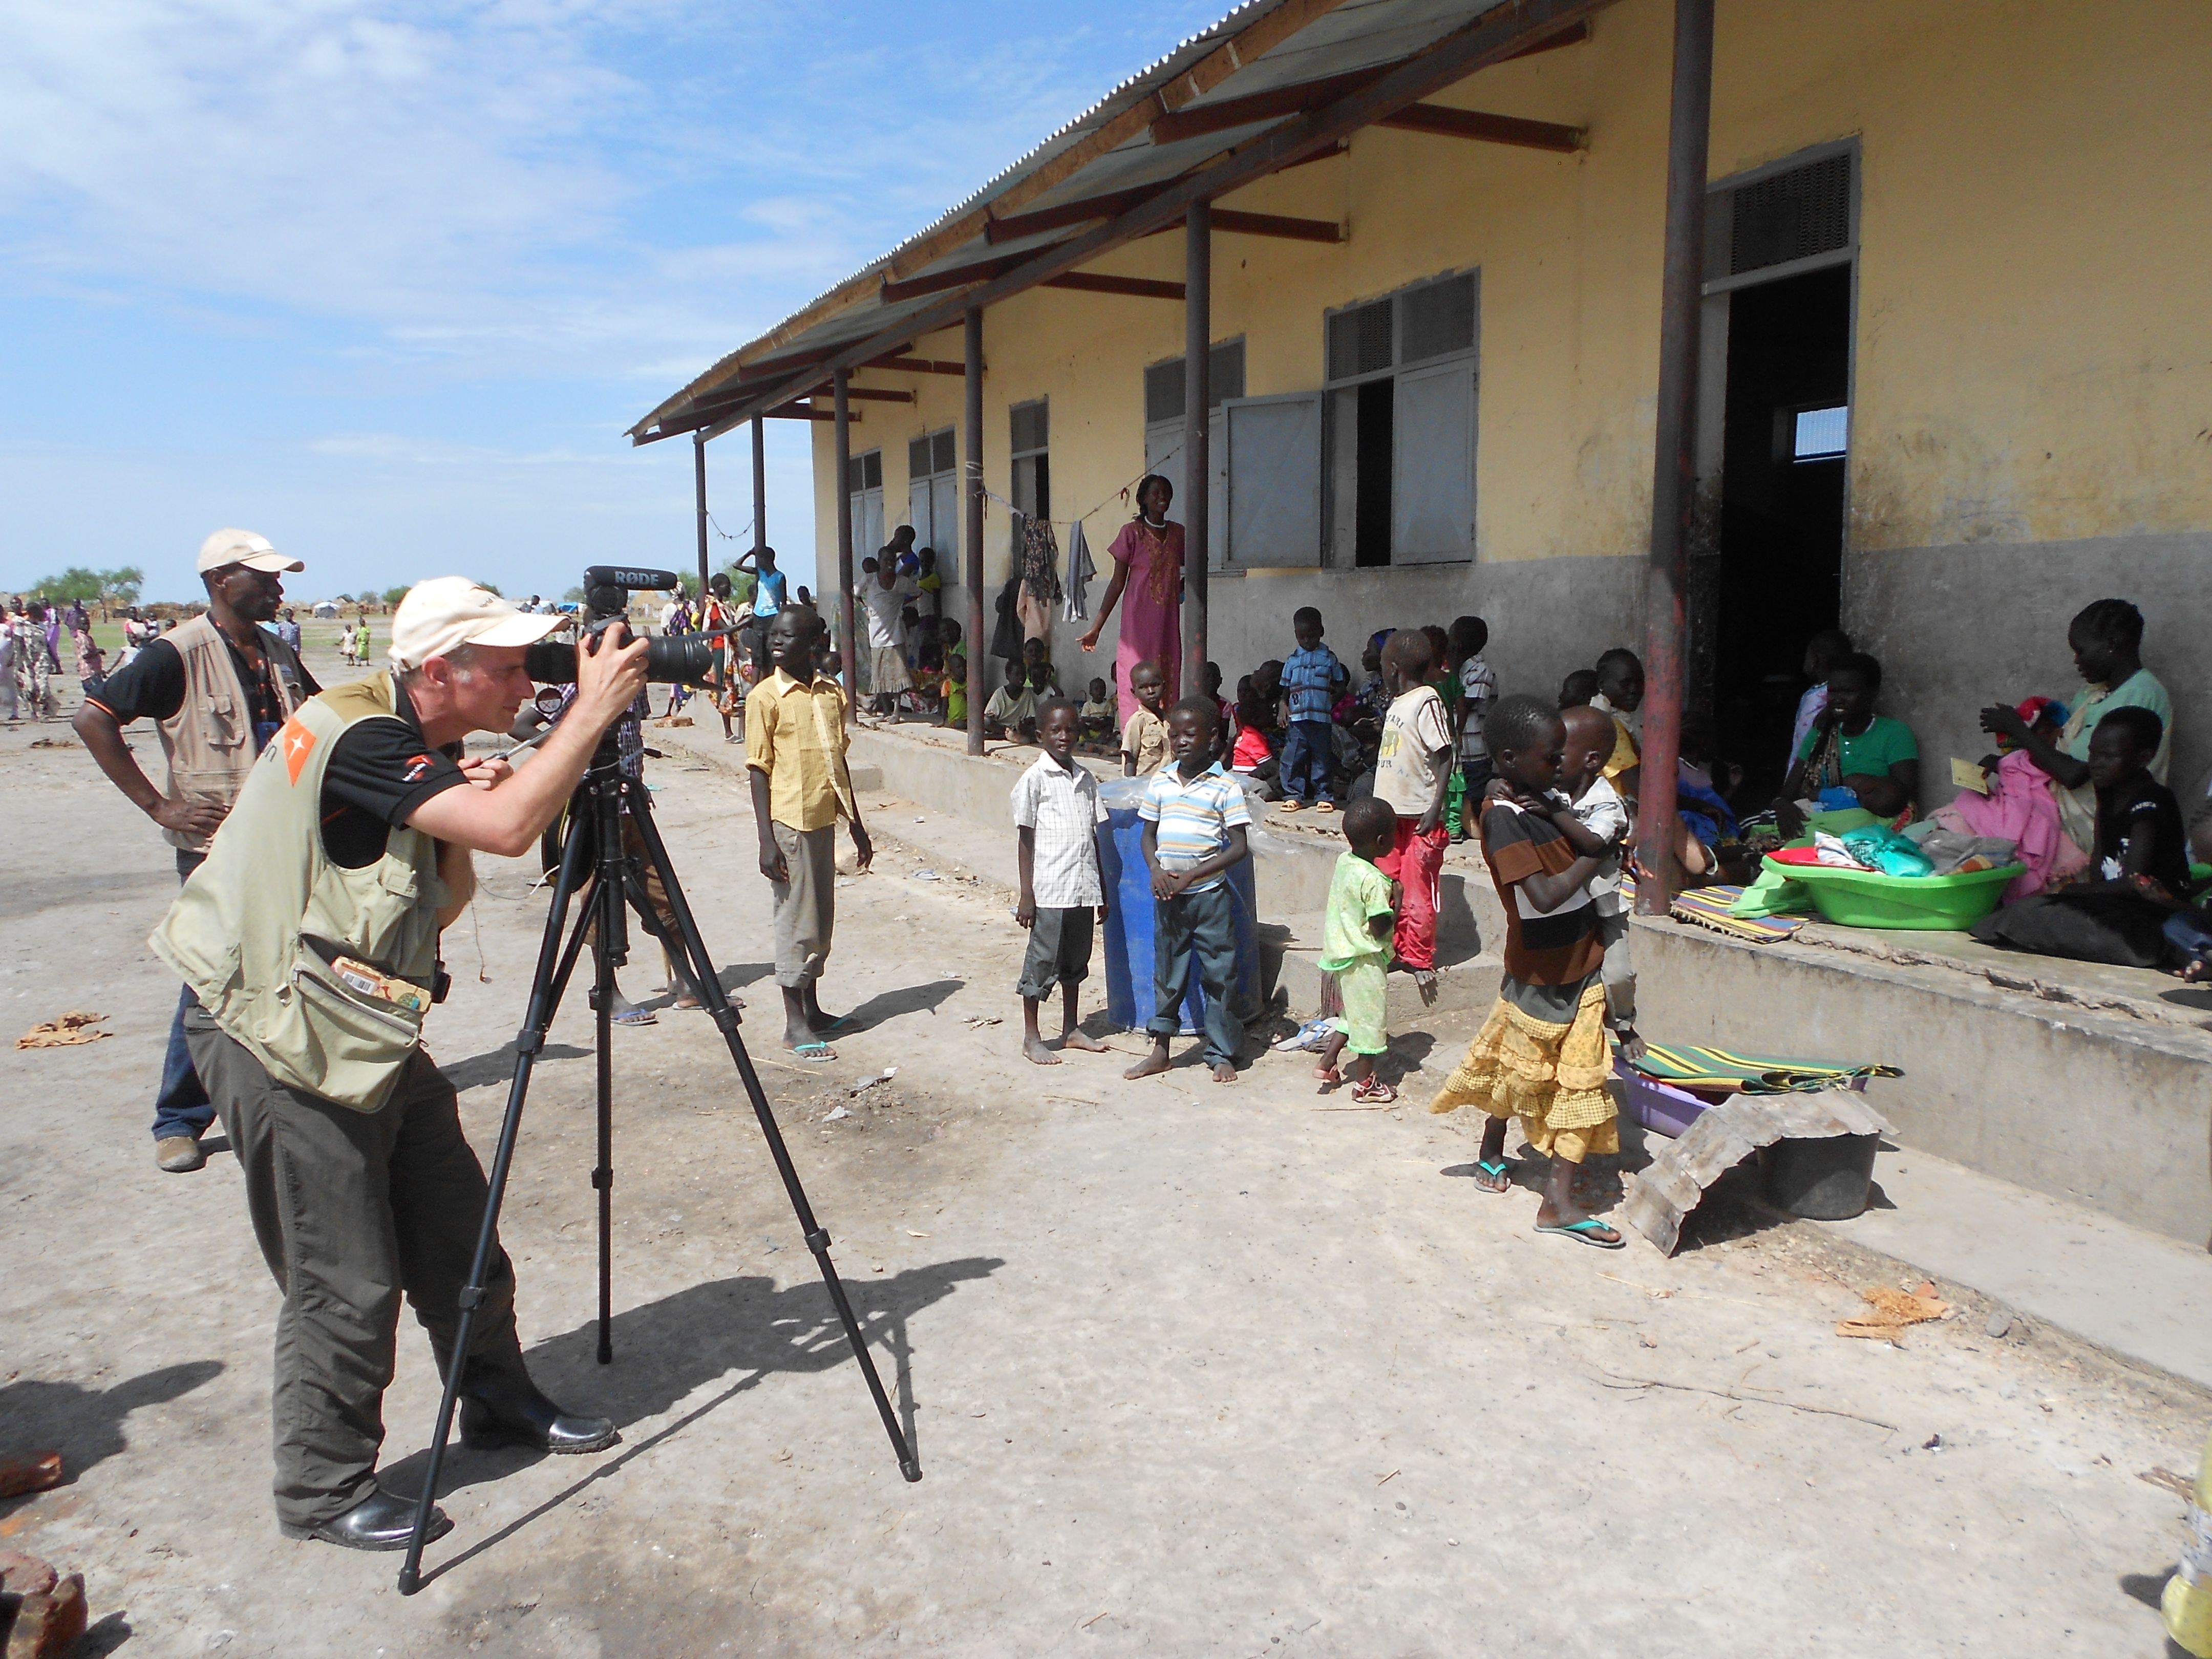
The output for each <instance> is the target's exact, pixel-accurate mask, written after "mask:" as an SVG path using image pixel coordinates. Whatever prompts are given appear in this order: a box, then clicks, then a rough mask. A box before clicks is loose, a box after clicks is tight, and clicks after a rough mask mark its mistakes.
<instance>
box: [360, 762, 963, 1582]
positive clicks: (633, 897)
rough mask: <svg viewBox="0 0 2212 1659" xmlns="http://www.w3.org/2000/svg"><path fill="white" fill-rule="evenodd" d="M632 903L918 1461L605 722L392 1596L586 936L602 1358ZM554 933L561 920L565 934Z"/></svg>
mask: <svg viewBox="0 0 2212 1659" xmlns="http://www.w3.org/2000/svg"><path fill="white" fill-rule="evenodd" d="M625 823H628V824H629V825H630V826H631V827H632V828H633V829H635V831H636V834H637V838H638V841H639V842H640V843H641V846H642V848H643V851H644V856H643V860H642V862H643V863H644V864H645V865H647V866H649V867H650V868H651V869H652V870H653V872H654V873H655V874H656V875H658V876H659V878H660V884H661V889H662V890H663V892H664V893H665V895H666V896H667V900H668V908H669V910H670V912H671V915H673V916H674V917H675V921H676V937H675V938H673V939H671V937H669V934H668V932H667V930H666V928H665V926H664V924H663V922H662V921H661V918H660V917H659V915H658V914H657V913H656V912H655V910H654V908H653V903H652V902H651V899H650V897H649V896H648V895H647V891H646V886H645V878H644V874H643V872H642V871H641V869H640V867H639V866H640V863H641V860H640V859H639V858H637V857H636V856H635V855H633V854H631V853H630V852H629V850H628V849H627V848H624V846H623V825H624V824H625ZM587 871H588V872H589V879H590V881H591V893H590V895H589V896H588V897H587V898H586V901H585V902H584V905H583V907H582V908H581V909H580V910H579V911H578V912H577V915H576V919H575V923H574V927H573V928H568V908H569V906H570V904H571V903H572V902H574V899H575V896H576V894H577V892H578V891H579V890H580V889H581V888H582V887H583V886H584V884H585V882H586V872H587ZM633 909H634V910H635V911H636V913H637V915H638V919H639V920H640V921H642V922H644V924H645V926H646V929H647V932H648V933H651V934H652V935H653V938H655V939H658V940H659V941H660V944H661V945H662V947H663V948H664V949H665V950H666V951H667V952H668V956H669V960H670V961H671V963H673V964H674V965H675V968H676V971H677V974H678V976H679V978H680V979H681V980H682V981H683V983H684V988H685V989H686V990H688V991H690V994H692V995H693V996H695V997H696V998H698V1000H699V1002H700V1006H702V1007H703V1008H704V1009H705V1010H706V1012H707V1013H708V1016H709V1017H711V1018H713V1020H714V1024H716V1025H717V1026H719V1027H720V1030H721V1033H722V1037H723V1040H724V1041H725V1042H727V1043H728V1044H729V1048H730V1058H731V1059H732V1060H733V1061H735V1062H736V1064H737V1068H738V1078H739V1079H741V1080H742V1081H743V1082H744V1089H745V1097H746V1098H747V1099H749V1100H750V1101H751V1103H752V1108H753V1116H754V1117H755V1118H756V1119H757V1121H759V1124H760V1129H761V1133H762V1135H763V1137H764V1138H765V1139H767V1141H768V1148H769V1155H770V1156H771V1157H773V1158H775V1168H776V1173H777V1174H778V1175H780V1176H782V1177H783V1188H784V1191H785V1192H786V1193H787V1194H789V1196H790V1199H791V1207H792V1212H793V1214H794V1215H795V1216H797V1217H798V1219H799V1231H801V1233H803V1234H804V1235H805V1239H806V1248H807V1249H810V1250H811V1251H813V1252H814V1261H815V1265H816V1266H817V1267H819V1268H820V1269H821V1272H822V1282H823V1285H824V1287H825V1288H827V1289H828V1291H829V1300H830V1302H831V1304H832V1305H834V1306H835V1307H836V1310H837V1318H838V1322H839V1323H841V1324H842V1325H843V1327H844V1328H845V1340H846V1341H847V1342H848V1343H849V1344H850V1345H851V1346H852V1350H853V1357H854V1358H855V1359H857V1360H858V1361H860V1374H861V1375H862V1376H865V1377H866V1379H867V1382H868V1392H869V1393H870V1394H871V1395H873V1396H874V1398H875V1402H876V1411H877V1413H878V1415H879V1416H880V1417H881V1418H882V1419H883V1423H884V1433H886V1434H888V1435H889V1436H890V1441H891V1445H892V1448H893V1449H894V1450H895V1451H896V1455H897V1457H898V1465H899V1473H900V1474H903V1475H904V1476H905V1477H906V1478H907V1479H908V1480H921V1463H920V1462H919V1461H917V1459H916V1457H915V1453H914V1449H913V1448H912V1446H911V1445H910V1443H908V1439H907V1437H906V1435H905V1434H904V1433H903V1432H902V1431H901V1429H900V1426H899V1422H898V1419H897V1416H896V1414H895V1413H894V1412H893V1411H892V1408H891V1402H890V1397H889V1396H888V1395H886V1394H885V1393H884V1384H883V1379H882V1378H881V1377H880V1376H878V1375H877V1374H876V1365H875V1360H874V1358H873V1357H872V1355H871V1354H870V1353H869V1352H868V1346H867V1344H866V1342H865V1341H864V1340H862V1339H861V1335H860V1322H859V1321H857V1320H856V1319H855V1318H854V1316H853V1304H852V1303H851V1301H850V1300H849V1299H848V1297H847V1296H846V1294H845V1286H844V1284H843V1282H842V1280H841V1279H839V1278H838V1277H837V1269H836V1266H835V1264H833V1263H832V1262H831V1261H830V1260H829V1233H828V1232H827V1231H825V1230H824V1229H823V1226H822V1225H821V1223H820V1222H818V1221H817V1220H816V1219H815V1218H814V1209H813V1206H811V1205H810V1204H809V1203H808V1202H807V1201H806V1192H805V1188H803V1187H801V1186H800V1185H799V1171H798V1170H795V1169H794V1168H793V1167H792V1162H791V1152H790V1149H789V1148H788V1147H787V1146H785V1145H784V1140H783V1131H782V1130H781V1127H778V1125H777V1123H776V1121H775V1114H774V1113H773V1112H771V1111H770V1110H769V1103H768V1097H767V1096H766V1095H765V1094H764V1093H763V1092H762V1090H761V1083H760V1074H759V1073H757V1072H756V1071H755V1070H754V1069H753V1062H752V1056H751V1055H750V1054H747V1053H746V1052H745V1045H744V1039H743V1038H742V1037H740V1036H738V1011H737V1010H736V1009H734V1008H732V1006H730V1000H729V998H728V996H727V995H726V994H724V992H723V990H722V983H721V978H720V975H718V974H716V973H715V971H714V957H712V956H710V955H708V951H707V945H706V942H705V941H704V940H703V939H701V938H700V937H699V926H698V923H697V922H696V921H694V920H693V919H692V915H691V907H690V903H689V902H687V901H686V900H685V898H684V889H683V888H682V886H681V885H679V884H678V882H677V879H676V871H675V867H674V866H673V865H671V862H670V860H669V857H668V848H667V846H666V844H665V842H662V840H661V839H660V831H659V827H658V826H657V825H655V824H654V823H653V803H652V800H651V799H650V798H649V797H648V796H647V793H646V792H645V790H644V788H643V787H642V786H641V785H640V786H635V787H633V786H631V785H629V784H628V783H626V782H625V781H624V779H623V775H622V766H621V754H620V748H619V744H618V741H617V737H616V734H615V731H614V728H612V727H610V728H609V729H608V731H607V732H606V733H605V735H604V736H602V737H601V738H600V739H599V749H598V750H597V751H596V752H595V753H594V754H593V755H592V763H591V766H590V768H589V769H588V770H586V772H585V774H584V778H583V781H582V782H580V784H578V785H577V786H576V793H575V794H574V797H573V798H571V799H570V802H569V806H568V831H567V833H566V835H565V836H563V837H562V842H561V861H560V865H559V872H558V874H557V875H556V877H555V878H554V884H553V902H552V904H551V906H550V908H549V909H548V911H547V913H546V917H545V935H544V939H543V940H542V941H541V942H540V943H539V945H538V968H537V971H536V973H535V974H534V975H532V979H531V982H530V1005H529V1013H528V1015H527V1017H526V1019H525V1020H524V1023H523V1028H522V1030H521V1032H520V1034H519V1035H518V1036H516V1038H515V1044H514V1047H515V1062H514V1081H513V1085H511V1086H510V1088H509V1090H508V1091H507V1115H506V1117H505V1118H504V1119H503V1120H502V1121H501V1124H500V1127H499V1145H498V1147H497V1149H496V1150H495V1152H494V1153H493V1155H492V1164H491V1171H490V1182H489V1185H490V1192H489V1195H488V1196H487V1198H486V1199H485V1201H484V1215H483V1226H482V1228H481V1229H480V1230H479V1231H478V1232H477V1249H476V1256H475V1259H474V1261H473V1262H472V1263H471V1266H470V1268H469V1280H468V1283H467V1285H465V1286H464V1287H463V1288H462V1291H461V1295H460V1314H461V1317H460V1323H459V1328H458V1329H456V1331H455V1332H454V1334H453V1359H452V1361H451V1362H450V1363H448V1364H447V1367H446V1386H445V1392H444V1394H443V1395H441V1398H440V1400H439V1401H438V1425H437V1429H436V1431H435V1433H433V1434H432V1436H431V1437H430V1446H429V1459H428V1466H427V1468H425V1470H424V1474H423V1480H422V1497H421V1498H420V1499H419V1500H418V1502H417V1504H416V1510H415V1530H414V1534H413V1535H412V1536H411V1537H410V1539H409V1540H408V1542H407V1556H406V1559H405V1561H404V1563H402V1565H401V1566H400V1569H399V1593H400V1594H401V1595H414V1594H415V1592H416V1590H418V1589H421V1588H422V1547H423V1543H424V1535H425V1534H426V1533H427V1531H428V1528H429V1525H430V1516H431V1514H432V1512H433V1510H434V1509H435V1504H436V1498H437V1492H438V1473H439V1469H440V1468H441V1465H442V1464H443V1463H444V1462H445V1455H446V1437H447V1434H448V1433H449V1432H450V1431H452V1428H453V1407H454V1403H455V1401H456V1400H457V1399H458V1398H459V1393H460V1383H461V1378H462V1376H463V1374H464V1373H465V1370H467V1359H466V1356H467V1354H468V1352H469V1340H470V1337H471V1334H472V1331H473V1328H474V1326H475V1323H476V1313H477V1307H478V1306H479V1305H480V1304H482V1302H483V1284H484V1279H485V1278H486V1276H487V1275H488V1274H489V1272H490V1268H491V1261H492V1255H493V1252H494V1251H495V1249H496V1248H497V1246H498V1240H499V1210H500V1204H501V1200H503V1199H504V1198H505V1197H506V1195H507V1173H508V1170H509V1169H510V1167H511V1166H512V1165H513V1160H514V1143H515V1139H516V1136H517V1133H519V1131H520V1128H521V1127H522V1103H523V1100H524V1098H525V1097H526V1095H527V1094H528V1093H529V1090H530V1075H531V1072H532V1069H533V1068H534V1067H535V1066H536V1064H537V1061H538V1055H539V1054H540V1053H542V1052H543V1051H544V1047H545V1035H546V1033H547V1031H548V1030H550V1029H551V1027H552V1024H553V1016H554V1014H555V1013H556V1012H557V1011H558V1010H559V1008H560V1006H561V998H562V993H564V992H565V991H566V990H567V989H568V980H569V976H570V975H572V974H574V971H575V968H576V962H577V959H578V957H580V955H581V954H582V952H583V950H584V946H585V944H586V940H587V939H588V940H590V941H591V942H592V963H593V971H594V990H593V994H592V1007H593V1012H594V1017H595V1020H596V1029H595V1031H594V1035H593V1047H594V1048H595V1050H596V1052H597V1054H598V1058H599V1076H598V1108H599V1156H598V1162H597V1164H595V1165H594V1167H593V1168H592V1187H593V1188H595V1189H596V1190H597V1191H598V1193H599V1345H598V1349H599V1352H598V1357H599V1364H602V1365H605V1364H609V1363H610V1362H611V1361H612V1359H613V1358H614V1346H613V1341H612V1335H611V1322H612V1315H613V1306H612V1304H613V1295H614V1073H613V1054H614V1050H613V1045H612V1044H611V1042H609V1040H608V1039H609V1038H610V1036H611V1035H612V1032H611V1026H610V1024H609V1021H610V1018H611V1014H612V1011H613V1007H614V987H615V969H617V968H618V967H620V966H622V964H623V963H624V962H625V961H627V960H628V959H629V911H630V910H633ZM564 928H568V936H567V939H565V941H564V940H563V939H562V932H563V929H564Z"/></svg>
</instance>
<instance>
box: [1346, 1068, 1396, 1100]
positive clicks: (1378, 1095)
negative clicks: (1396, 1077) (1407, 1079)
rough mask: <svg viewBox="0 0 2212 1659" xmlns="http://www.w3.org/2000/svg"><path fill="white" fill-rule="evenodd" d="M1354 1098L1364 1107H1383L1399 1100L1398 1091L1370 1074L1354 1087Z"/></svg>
mask: <svg viewBox="0 0 2212 1659" xmlns="http://www.w3.org/2000/svg"><path fill="white" fill-rule="evenodd" d="M1397 1097H1398V1091H1396V1090H1395V1089H1394V1088H1392V1087H1391V1086H1390V1085H1389V1084H1387V1083H1385V1082H1384V1081H1383V1079H1381V1078H1379V1077H1375V1076H1373V1075H1371V1074H1370V1075H1369V1076H1367V1077H1364V1078H1362V1079H1360V1080H1359V1081H1358V1082H1357V1083H1355V1084H1353V1085H1352V1098H1353V1099H1354V1100H1356V1101H1358V1102H1359V1103H1360V1104H1362V1105H1363V1106H1383V1105H1388V1104H1389V1103H1390V1102H1392V1101H1394V1100H1395V1099H1397Z"/></svg>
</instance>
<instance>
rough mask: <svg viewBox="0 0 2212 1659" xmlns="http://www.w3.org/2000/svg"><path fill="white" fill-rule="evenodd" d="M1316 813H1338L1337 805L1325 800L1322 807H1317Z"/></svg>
mask: <svg viewBox="0 0 2212 1659" xmlns="http://www.w3.org/2000/svg"><path fill="white" fill-rule="evenodd" d="M1314 811H1316V812H1334V811H1336V803H1335V802H1334V801H1328V800H1325V801H1323V802H1322V803H1321V805H1318V806H1316V807H1315V808H1314Z"/></svg>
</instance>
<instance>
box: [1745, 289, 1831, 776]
mask: <svg viewBox="0 0 2212 1659" xmlns="http://www.w3.org/2000/svg"><path fill="white" fill-rule="evenodd" d="M1850 306H1851V273H1850V266H1848V265H1838V266H1836V267H1834V268H1833V269H1831V270H1817V271H1813V272H1811V273H1809V274H1808V275H1806V276H1792V277H1789V278H1787V279H1785V280H1784V281H1781V282H1777V283H1760V284H1758V285H1756V286H1753V287H1750V288H1743V289H1737V290H1736V291H1735V295H1733V296H1732V297H1731V299H1730V301H1729V356H1728V413H1727V417H1726V428H1725V433H1724V439H1723V441H1724V443H1725V447H1726V451H1725V455H1724V458H1723V463H1722V469H1723V470H1722V493H1721V582H1720V587H1721V593H1720V614H1719V627H1718V629H1717V639H1716V641H1715V644H1716V647H1717V649H1716V652H1715V663H1714V670H1715V678H1714V694H1715V702H1716V705H1717V707H1716V708H1715V713H1716V714H1717V717H1718V720H1719V725H1720V738H1721V752H1722V754H1723V756H1724V757H1727V758H1729V759H1730V760H1734V761H1737V762H1740V763H1741V764H1742V765H1743V766H1744V768H1745V770H1746V776H1745V780H1744V789H1743V792H1742V793H1741V796H1740V797H1739V799H1742V800H1745V801H1747V802H1749V801H1763V800H1765V799H1767V798H1768V797H1769V796H1771V794H1772V793H1773V792H1774V791H1775V790H1776V789H1777V788H1778V787H1779V786H1780V785H1781V782H1782V778H1783V774H1784V771H1785V770H1786V769H1787V763H1788V751H1789V748H1790V724H1791V721H1792V719H1793V717H1794V716H1795V714H1796V708H1797V700H1798V698H1799V696H1801V695H1802V692H1803V691H1804V689H1805V685H1806V680H1805V678H1804V675H1803V672H1802V669H1803V664H1804V657H1805V646H1806V642H1807V641H1808V640H1810V639H1811V638H1812V636H1813V635H1814V634H1816V633H1818V632H1819V631H1820V629H1824V628H1833V627H1835V626H1837V624H1838V620H1839V618H1840V616H1841V607H1842V576H1843V545H1844V456H1843V455H1842V454H1841V453H1826V454H1820V455H1818V456H1817V458H1813V459H1807V458H1801V454H1800V451H1801V450H1802V449H1810V450H1812V451H1815V452H1817V451H1820V450H1821V449H1822V448H1824V447H1825V448H1826V449H1827V450H1829V451H1831V452H1839V451H1840V448H1841V441H1840V438H1836V439H1834V440H1832V441H1827V442H1826V443H1824V442H1823V435H1824V434H1826V433H1832V432H1833V431H1834V430H1835V429H1836V428H1837V426H1838V422H1837V421H1836V419H1835V417H1834V416H1828V417H1826V418H1825V419H1824V418H1823V417H1822V416H1819V415H1817V414H1815V415H1814V416H1813V418H1812V419H1810V420H1809V421H1806V420H1801V418H1800V417H1801V416H1802V415H1804V414H1805V413H1806V412H1807V411H1818V410H1836V409H1838V408H1840V407H1841V406H1842V405H1843V404H1844V401H1845V399H1846V398H1848V396H1849V395H1850V321H1851V318H1850Z"/></svg>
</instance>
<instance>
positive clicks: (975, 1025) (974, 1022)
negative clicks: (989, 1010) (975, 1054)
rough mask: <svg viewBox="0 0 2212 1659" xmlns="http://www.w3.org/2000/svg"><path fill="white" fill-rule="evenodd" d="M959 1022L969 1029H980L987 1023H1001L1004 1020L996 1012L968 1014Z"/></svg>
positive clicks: (1004, 1022)
mask: <svg viewBox="0 0 2212 1659" xmlns="http://www.w3.org/2000/svg"><path fill="white" fill-rule="evenodd" d="M960 1023H961V1024H963V1025H965V1026H966V1027H967V1028H968V1029H969V1030H971V1031H980V1030H982V1029H983V1028H984V1027H985V1026H987V1025H1003V1024H1006V1021H1005V1020H1003V1019H1002V1018H1000V1017H999V1016H998V1015H997V1014H970V1015H969V1016H968V1018H966V1019H963V1020H962V1021H961V1022H960Z"/></svg>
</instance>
